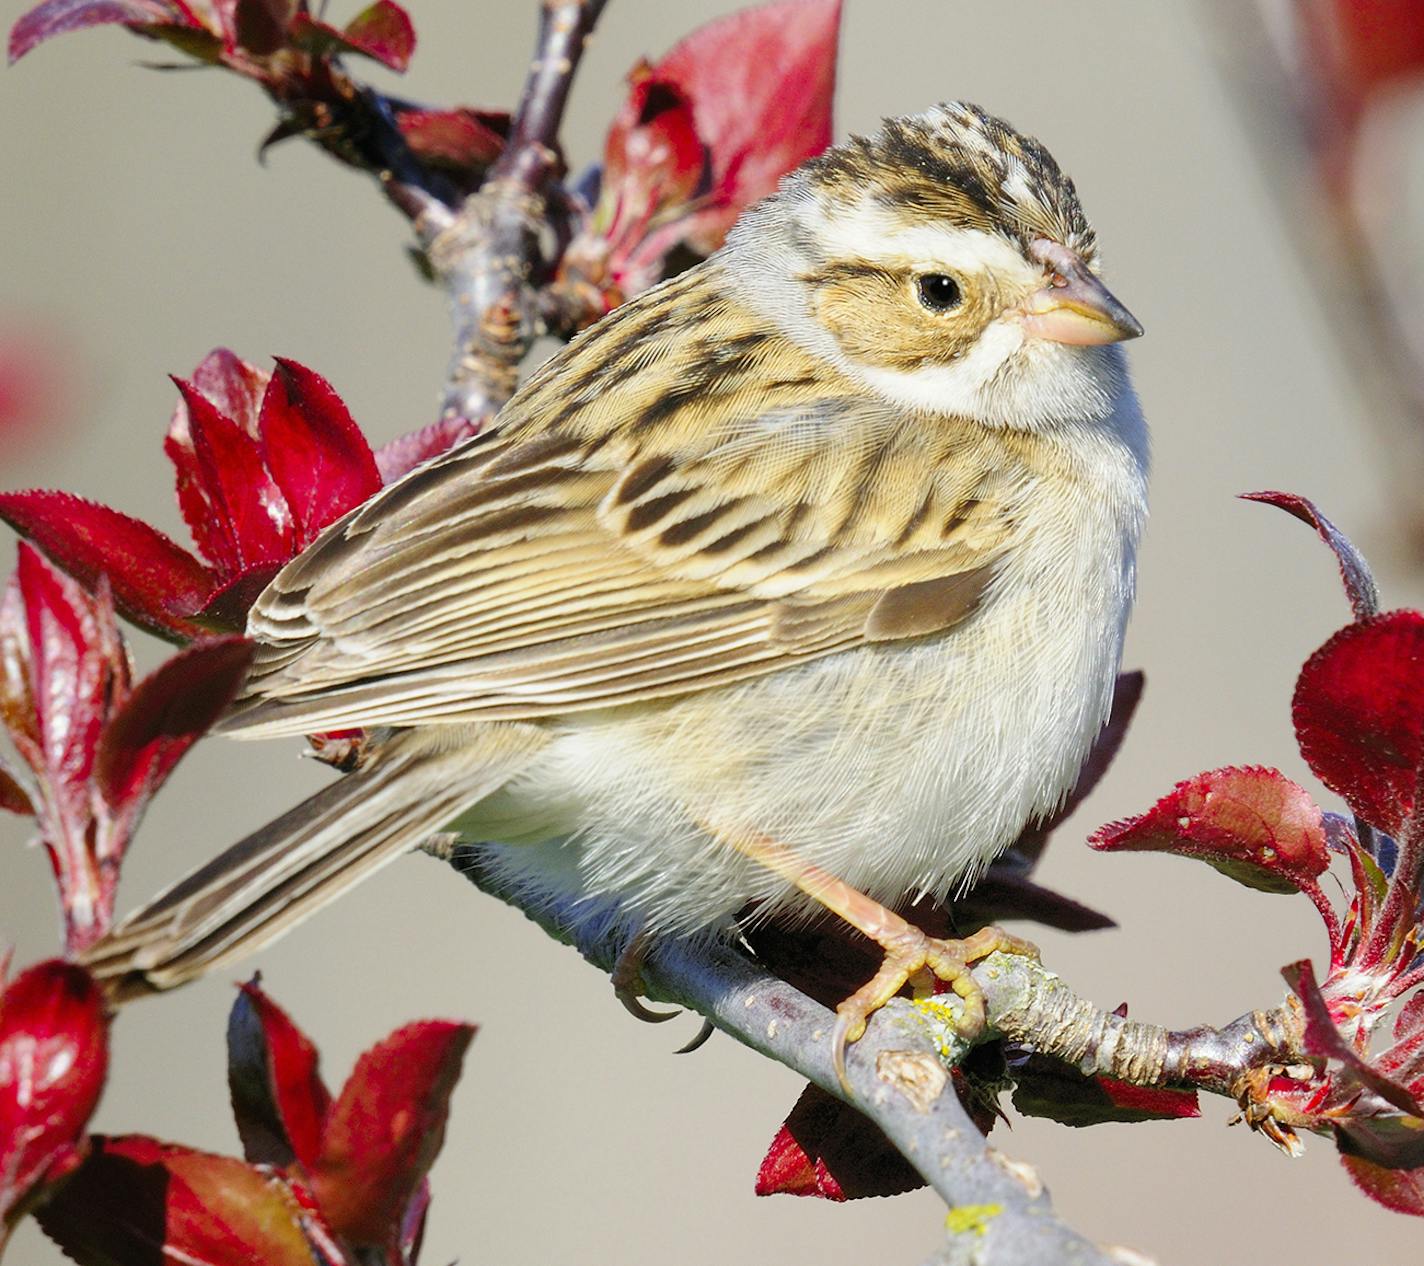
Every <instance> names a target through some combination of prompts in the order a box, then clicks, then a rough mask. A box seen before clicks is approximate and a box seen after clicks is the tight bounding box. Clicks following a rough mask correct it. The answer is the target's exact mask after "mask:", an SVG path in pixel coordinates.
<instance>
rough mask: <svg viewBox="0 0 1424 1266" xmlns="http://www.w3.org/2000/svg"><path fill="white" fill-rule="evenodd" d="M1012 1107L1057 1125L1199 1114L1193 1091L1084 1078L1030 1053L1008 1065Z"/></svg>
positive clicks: (1053, 1060) (1076, 1071)
mask: <svg viewBox="0 0 1424 1266" xmlns="http://www.w3.org/2000/svg"><path fill="white" fill-rule="evenodd" d="M1014 1078H1015V1082H1016V1084H1015V1086H1014V1093H1013V1099H1014V1107H1016V1108H1017V1109H1018V1110H1019V1111H1020V1112H1022V1113H1023V1114H1024V1115H1025V1116H1030V1117H1046V1118H1048V1119H1049V1120H1052V1121H1057V1122H1059V1123H1060V1124H1062V1125H1071V1126H1085V1125H1101V1124H1104V1123H1106V1122H1113V1121H1177V1120H1183V1119H1189V1118H1192V1117H1199V1116H1200V1115H1201V1108H1200V1105H1199V1104H1198V1103H1197V1093H1196V1091H1195V1090H1185V1089H1179V1088H1177V1087H1161V1086H1159V1087H1146V1086H1131V1085H1128V1084H1127V1083H1126V1082H1122V1081H1116V1080H1114V1079H1113V1078H1111V1077H1088V1076H1085V1075H1084V1074H1082V1073H1080V1072H1079V1071H1078V1070H1077V1069H1076V1068H1073V1067H1070V1066H1069V1065H1067V1064H1064V1063H1061V1062H1060V1061H1058V1060H1055V1059H1049V1058H1047V1057H1045V1056H1042V1055H1031V1056H1029V1058H1028V1060H1027V1061H1026V1062H1024V1063H1022V1064H1019V1065H1017V1066H1016V1067H1015V1068H1014Z"/></svg>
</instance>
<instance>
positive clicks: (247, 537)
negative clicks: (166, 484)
mask: <svg viewBox="0 0 1424 1266" xmlns="http://www.w3.org/2000/svg"><path fill="white" fill-rule="evenodd" d="M174 382H175V383H176V384H177V387H178V390H179V391H180V392H181V393H182V396H183V402H184V404H185V405H186V406H187V408H186V410H185V412H184V414H183V416H182V418H181V419H180V417H179V416H178V415H177V414H175V415H174V419H173V428H172V429H171V430H170V431H169V435H168V441H167V443H166V444H165V446H164V447H165V449H166V450H167V452H168V455H169V457H170V458H172V460H173V464H174V465H175V466H176V467H177V468H178V499H179V503H180V504H181V505H182V507H183V514H184V517H185V518H186V519H187V520H188V526H189V527H190V528H191V529H192V531H193V539H194V540H195V541H197V543H198V549H199V550H201V551H202V553H203V554H204V555H205V556H206V557H207V558H209V559H211V560H212V561H213V562H215V563H216V564H217V565H218V567H219V569H220V570H221V572H222V577H223V579H224V580H229V579H231V578H233V577H234V576H237V575H241V574H242V573H244V572H246V571H249V570H251V569H252V568H254V567H257V566H259V565H260V564H262V563H271V562H286V560H287V559H289V558H291V557H292V555H293V554H295V553H296V552H297V529H296V525H295V524H294V523H293V522H292V512H291V510H290V508H289V507H288V505H287V503H286V501H285V500H284V499H283V496H282V493H281V490H280V489H279V487H278V485H277V483H276V482H275V481H274V480H273V478H272V476H271V475H270V474H269V473H268V472H267V469H266V466H265V465H264V463H263V460H262V453H261V451H260V450H259V447H258V442H257V440H255V439H254V438H253V437H252V436H251V435H249V434H248V433H247V432H246V431H244V430H243V429H242V428H241V427H240V426H239V425H238V424H237V423H236V422H234V421H233V420H232V419H231V418H229V417H227V416H225V415H224V414H222V413H219V412H218V410H217V409H216V408H215V407H214V405H213V404H212V402H211V401H209V400H208V399H207V398H206V397H205V396H203V395H202V394H201V393H200V392H199V391H198V390H197V388H196V387H195V386H194V385H193V384H192V383H188V382H184V381H182V380H181V379H176V378H175V379H174ZM264 398H265V397H264Z"/></svg>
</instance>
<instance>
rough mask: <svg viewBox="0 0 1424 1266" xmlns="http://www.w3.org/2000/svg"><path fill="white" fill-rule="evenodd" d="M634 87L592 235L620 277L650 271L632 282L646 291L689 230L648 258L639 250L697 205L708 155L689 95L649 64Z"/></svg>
mask: <svg viewBox="0 0 1424 1266" xmlns="http://www.w3.org/2000/svg"><path fill="white" fill-rule="evenodd" d="M628 82H629V87H630V91H629V94H628V99H627V100H626V101H625V102H624V103H623V108H622V109H621V110H620V111H619V112H618V115H617V117H616V118H615V119H614V120H613V126H612V127H610V128H609V129H608V136H607V139H606V140H605V142H604V147H603V183H602V187H601V189H600V191H599V199H598V209H597V211H596V213H595V216H594V224H593V231H594V232H595V234H596V235H597V236H598V237H599V238H601V239H603V240H604V241H605V242H606V244H607V245H606V248H605V249H607V250H608V251H609V253H610V255H611V263H610V267H611V269H612V271H613V273H614V275H615V277H617V278H620V279H621V277H622V274H624V273H627V272H632V271H635V270H639V269H644V270H646V271H647V272H648V274H649V275H647V276H646V277H643V276H639V277H638V278H637V279H636V280H635V281H634V283H633V288H642V287H643V286H646V285H650V284H652V282H653V281H656V280H657V276H656V266H658V265H660V264H661V260H662V256H663V255H664V254H665V253H666V252H667V251H668V250H670V249H671V248H672V247H673V246H674V245H676V244H677V242H678V241H680V240H681V238H682V237H683V235H684V232H685V226H684V228H680V229H678V230H676V231H675V232H672V233H665V234H662V235H661V236H660V238H659V239H655V240H654V241H653V242H650V243H649V244H648V246H647V248H646V249H645V250H644V251H643V252H642V256H643V258H641V259H639V258H638V251H637V248H638V246H639V244H640V243H642V242H643V241H644V240H645V239H646V238H647V237H648V236H649V234H650V232H651V230H652V229H653V227H654V225H655V224H656V223H658V221H659V219H660V218H661V219H662V220H663V221H666V219H667V217H668V215H669V214H676V213H678V212H681V211H683V210H685V209H686V207H687V204H688V203H690V202H691V201H692V198H693V195H694V194H696V193H697V192H698V189H699V186H700V185H701V184H702V181H703V177H704V175H705V173H706V168H707V151H706V148H705V146H704V145H703V143H702V139H701V138H700V137H699V136H698V134H697V124H696V121H695V120H694V118H693V112H692V103H691V101H690V100H689V99H688V96H687V93H686V92H684V91H683V89H682V88H680V87H678V85H677V84H676V83H673V82H671V81H670V80H668V79H667V78H666V77H664V76H662V75H660V74H659V73H658V72H657V71H654V70H652V69H651V68H650V67H649V66H648V65H647V63H645V62H640V63H639V64H638V65H637V66H636V67H634V68H633V71H632V73H631V74H630V75H629V76H628ZM625 285H626V283H625Z"/></svg>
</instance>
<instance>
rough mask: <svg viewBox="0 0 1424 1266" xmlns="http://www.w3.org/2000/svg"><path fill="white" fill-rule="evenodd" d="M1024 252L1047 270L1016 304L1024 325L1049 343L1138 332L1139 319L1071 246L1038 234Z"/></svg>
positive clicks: (1113, 339) (1115, 339) (1107, 339)
mask: <svg viewBox="0 0 1424 1266" xmlns="http://www.w3.org/2000/svg"><path fill="white" fill-rule="evenodd" d="M1029 254H1030V255H1031V256H1032V257H1033V258H1034V259H1036V260H1038V262H1039V263H1041V264H1043V266H1044V267H1045V268H1047V269H1051V270H1052V272H1053V280H1052V281H1051V282H1050V283H1049V284H1048V285H1046V286H1044V287H1043V289H1042V290H1036V291H1034V292H1033V294H1031V295H1029V297H1028V298H1027V299H1025V300H1024V302H1023V304H1022V305H1021V306H1020V308H1019V312H1020V315H1021V319H1022V321H1023V324H1024V328H1025V329H1026V330H1028V332H1029V333H1030V334H1033V335H1036V336H1037V337H1038V338H1046V339H1049V340H1051V341H1052V342H1054V343H1075V344H1078V345H1091V344H1099V343H1120V342H1122V341H1123V340H1124V339H1129V338H1138V337H1139V336H1140V335H1141V334H1142V325H1141V323H1140V322H1139V321H1138V319H1137V318H1136V317H1135V316H1133V315H1132V313H1131V312H1129V311H1128V310H1127V309H1126V308H1124V307H1123V306H1122V304H1120V303H1119V302H1118V301H1117V298H1116V297H1115V296H1114V295H1113V293H1112V291H1111V290H1109V289H1108V288H1107V287H1106V286H1105V285H1103V283H1102V282H1101V281H1099V280H1098V279H1097V278H1096V277H1095V276H1094V275H1093V273H1092V272H1091V271H1090V270H1089V268H1088V266H1087V264H1085V263H1084V262H1083V260H1082V258H1081V256H1079V255H1078V254H1077V253H1076V252H1074V251H1071V250H1069V249H1068V248H1067V247H1066V246H1064V245H1062V243H1060V242H1054V241H1050V240H1049V239H1048V238H1042V237H1041V238H1039V239H1038V240H1037V241H1035V242H1034V243H1033V244H1032V245H1031V246H1030V247H1029Z"/></svg>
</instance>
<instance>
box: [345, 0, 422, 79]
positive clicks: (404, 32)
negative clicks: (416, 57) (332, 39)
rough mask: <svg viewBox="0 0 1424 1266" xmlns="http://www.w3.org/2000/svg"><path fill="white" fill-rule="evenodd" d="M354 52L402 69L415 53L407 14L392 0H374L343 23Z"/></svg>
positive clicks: (350, 47)
mask: <svg viewBox="0 0 1424 1266" xmlns="http://www.w3.org/2000/svg"><path fill="white" fill-rule="evenodd" d="M342 35H343V36H344V38H345V43H346V47H347V48H349V49H350V50H351V51H352V52H353V53H361V54H363V55H364V56H366V57H370V58H373V59H374V60H375V61H378V62H380V63H381V65H383V66H389V67H390V68H391V69H392V70H395V71H403V70H405V68H406V67H407V66H409V65H410V59H411V55H412V54H413V53H414V52H415V27H414V25H413V24H412V23H411V20H410V15H409V14H408V13H407V12H406V11H405V10H404V9H403V8H401V6H400V5H398V4H395V3H393V2H392V0H376V2H375V3H374V4H371V5H368V6H367V7H366V8H364V9H362V10H361V12H360V13H358V14H357V15H356V16H355V17H354V18H352V19H351V21H349V22H348V23H347V24H346V29H345V30H344V31H343V32H342Z"/></svg>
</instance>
